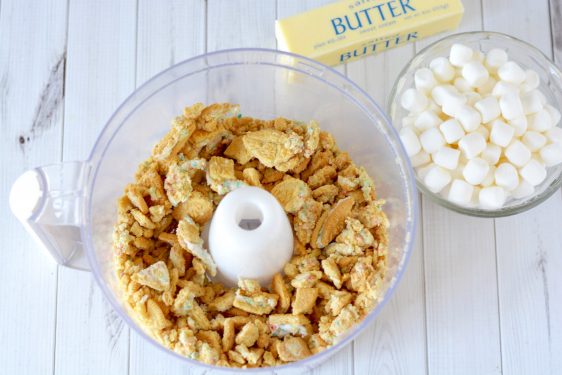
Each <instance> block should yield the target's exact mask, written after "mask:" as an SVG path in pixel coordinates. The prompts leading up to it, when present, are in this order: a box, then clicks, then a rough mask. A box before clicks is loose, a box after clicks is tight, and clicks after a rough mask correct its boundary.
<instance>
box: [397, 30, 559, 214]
mask: <svg viewBox="0 0 562 375" xmlns="http://www.w3.org/2000/svg"><path fill="white" fill-rule="evenodd" d="M455 43H461V44H464V45H467V46H469V47H471V48H473V49H474V50H480V51H482V52H484V53H486V52H488V51H489V50H490V49H493V48H502V49H505V50H506V51H507V53H508V55H509V59H510V60H512V61H515V62H517V63H518V64H520V65H521V66H522V67H523V68H524V69H533V70H535V71H536V72H537V73H538V74H539V76H540V79H541V84H540V87H539V89H540V90H541V91H542V92H543V93H544V94H545V96H546V97H547V99H548V102H549V103H550V104H551V105H553V106H554V107H556V108H558V109H559V110H560V108H562V73H561V72H560V69H558V67H556V65H555V64H554V62H552V60H550V59H549V58H548V57H546V56H545V55H544V54H543V53H542V52H541V51H539V50H538V49H537V48H535V47H533V46H532V45H530V44H528V43H526V42H523V41H521V40H519V39H517V38H514V37H512V36H509V35H505V34H501V33H496V32H487V31H484V32H467V33H460V34H453V35H450V36H447V37H445V38H443V39H441V40H439V41H437V42H435V43H433V44H431V45H429V46H427V47H426V48H424V49H423V50H421V51H420V52H419V53H417V54H416V56H414V57H413V58H412V60H410V62H409V63H408V64H407V65H406V67H405V68H404V69H403V70H402V72H401V73H400V75H399V77H398V79H397V80H396V83H395V84H394V87H393V89H392V91H391V94H390V98H389V99H390V100H389V114H390V117H391V119H392V122H393V124H394V125H395V126H396V127H398V128H400V127H401V124H402V119H403V118H404V117H405V116H407V115H408V113H407V111H406V110H405V109H403V108H402V107H401V105H400V98H401V96H402V93H403V92H404V91H405V90H407V89H408V88H410V87H414V73H415V71H416V70H417V69H419V68H422V67H428V66H429V62H430V61H431V60H433V59H434V58H436V57H448V55H449V50H450V48H451V46H452V45H453V44H455ZM559 126H560V124H559ZM547 171H548V174H547V177H546V179H545V180H544V181H543V182H542V183H541V184H540V185H539V186H536V187H535V191H534V193H533V194H532V195H530V196H528V197H525V198H522V199H512V198H508V201H506V204H505V205H504V206H503V207H502V208H500V209H497V210H486V209H481V208H472V207H466V206H460V205H458V204H455V203H453V202H450V201H448V200H447V199H445V198H444V197H442V196H440V195H439V194H436V193H433V192H431V191H430V190H428V189H427V188H426V187H425V185H424V184H423V182H422V181H421V180H420V179H419V178H418V177H417V176H416V184H417V186H418V189H419V190H420V191H421V192H422V193H423V194H424V195H425V196H426V197H428V198H430V199H431V200H433V201H435V202H437V203H438V204H440V205H441V206H443V207H446V208H449V209H451V210H453V211H456V212H460V213H462V214H466V215H471V216H480V217H502V216H509V215H514V214H518V213H521V212H524V211H526V210H528V209H530V208H532V207H535V206H536V205H538V204H540V203H541V202H543V201H544V200H546V199H547V198H548V197H550V196H551V195H552V194H553V193H554V192H555V191H557V190H558V189H559V188H560V185H561V184H562V165H560V164H559V165H557V166H554V167H550V168H548V169H547Z"/></svg>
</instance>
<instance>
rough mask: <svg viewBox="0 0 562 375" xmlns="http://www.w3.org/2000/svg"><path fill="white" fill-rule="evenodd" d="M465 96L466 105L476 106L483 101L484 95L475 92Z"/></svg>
mask: <svg viewBox="0 0 562 375" xmlns="http://www.w3.org/2000/svg"><path fill="white" fill-rule="evenodd" d="M465 96H466V104H468V105H470V106H474V104H476V102H478V101H480V100H482V95H480V94H479V93H477V92H474V91H469V92H467V93H466V94H465Z"/></svg>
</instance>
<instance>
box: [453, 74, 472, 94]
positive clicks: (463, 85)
mask: <svg viewBox="0 0 562 375" xmlns="http://www.w3.org/2000/svg"><path fill="white" fill-rule="evenodd" d="M453 85H454V86H455V88H456V89H457V90H459V91H460V92H467V91H470V90H471V89H472V88H471V87H470V84H469V83H468V81H467V80H466V79H464V78H463V77H457V78H455V81H454V82H453Z"/></svg>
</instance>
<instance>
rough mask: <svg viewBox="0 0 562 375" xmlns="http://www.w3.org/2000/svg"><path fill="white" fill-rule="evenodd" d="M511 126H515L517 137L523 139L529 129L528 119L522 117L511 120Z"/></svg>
mask: <svg viewBox="0 0 562 375" xmlns="http://www.w3.org/2000/svg"><path fill="white" fill-rule="evenodd" d="M509 125H511V126H513V128H514V129H515V136H516V137H521V136H522V135H523V134H524V133H525V132H526V131H527V127H528V122H527V117H525V116H521V117H517V118H514V119H512V120H509Z"/></svg>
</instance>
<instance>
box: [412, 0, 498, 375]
mask: <svg viewBox="0 0 562 375" xmlns="http://www.w3.org/2000/svg"><path fill="white" fill-rule="evenodd" d="M463 4H464V6H465V15H464V17H463V20H462V23H461V25H460V27H459V28H458V30H455V31H454V32H455V33H456V32H462V31H473V30H481V29H482V9H481V4H480V2H478V1H464V2H463ZM449 34H450V33H449ZM442 37H443V35H438V36H434V37H431V38H427V39H424V40H422V41H420V42H418V43H416V50H418V51H419V50H420V49H421V48H423V47H424V46H426V45H428V44H429V43H432V42H433V41H435V40H437V39H440V38H442ZM423 237H424V238H423V242H424V250H425V254H424V255H425V285H426V306H427V312H426V315H427V345H428V369H429V373H430V374H451V373H455V374H499V373H501V371H502V369H501V346H500V338H499V319H498V295H497V281H496V263H495V262H496V259H495V241H494V221H493V220H486V219H477V218H470V217H467V216H463V215H460V214H456V213H454V212H452V211H448V210H447V209H445V208H443V207H441V206H438V205H436V204H435V203H433V202H431V201H430V200H429V199H425V198H424V199H423Z"/></svg>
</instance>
